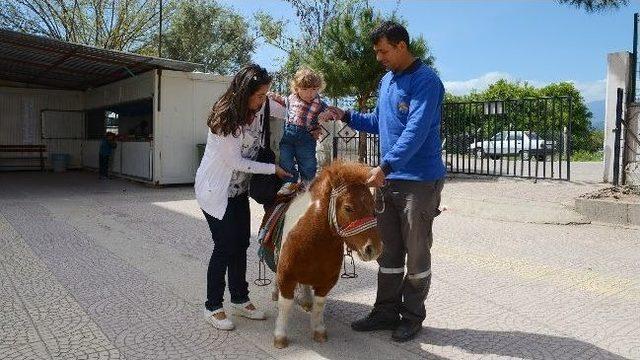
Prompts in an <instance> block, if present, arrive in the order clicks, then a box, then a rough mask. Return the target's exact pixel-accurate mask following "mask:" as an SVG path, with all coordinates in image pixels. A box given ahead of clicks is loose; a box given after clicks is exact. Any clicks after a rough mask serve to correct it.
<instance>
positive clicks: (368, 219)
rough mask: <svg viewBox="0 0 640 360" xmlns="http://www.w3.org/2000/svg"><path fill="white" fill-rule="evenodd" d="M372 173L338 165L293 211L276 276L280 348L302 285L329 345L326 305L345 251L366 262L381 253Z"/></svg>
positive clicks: (317, 335)
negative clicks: (369, 183)
mask: <svg viewBox="0 0 640 360" xmlns="http://www.w3.org/2000/svg"><path fill="white" fill-rule="evenodd" d="M369 169H370V168H369V167H367V166H364V165H361V164H358V163H345V162H341V161H336V162H334V163H332V164H330V165H328V166H327V167H325V168H323V170H322V171H321V172H320V174H319V175H318V177H317V178H316V179H315V180H314V182H313V183H312V184H311V186H310V189H309V190H308V191H306V192H303V193H301V194H299V195H298V196H297V197H296V198H295V199H294V200H293V201H292V203H291V205H290V206H289V209H288V210H287V212H286V214H285V220H284V225H283V234H282V245H281V250H280V256H279V260H278V265H277V271H276V278H277V281H276V282H277V286H278V288H279V292H280V293H279V295H280V296H278V318H277V320H276V329H275V332H274V336H275V338H274V346H275V347H276V348H284V347H286V346H287V345H288V340H287V334H286V327H287V318H288V314H289V311H290V309H291V306H292V304H293V297H294V289H295V288H296V285H297V284H301V285H303V286H306V287H307V289H308V288H309V287H310V288H312V289H313V305H312V311H311V329H312V331H313V339H314V340H315V341H318V342H325V341H326V340H327V332H326V328H325V326H324V305H325V299H326V296H327V294H328V293H329V291H330V290H331V289H332V288H333V286H334V285H335V284H336V282H337V281H338V278H339V276H340V269H341V265H342V261H343V254H344V245H345V244H346V245H347V247H348V248H349V249H351V250H353V251H355V252H356V253H357V254H358V256H359V257H360V259H362V260H363V261H370V260H375V259H376V258H378V256H379V255H380V254H381V253H382V242H381V241H380V236H379V234H378V229H377V224H376V220H375V217H374V216H375V202H374V198H373V195H372V194H371V192H370V190H369V188H368V187H367V186H366V181H367V178H368V177H369ZM309 292H310V291H309Z"/></svg>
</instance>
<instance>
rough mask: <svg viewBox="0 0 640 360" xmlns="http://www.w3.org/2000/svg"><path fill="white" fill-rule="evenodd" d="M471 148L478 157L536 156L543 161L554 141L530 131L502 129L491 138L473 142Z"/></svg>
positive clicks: (526, 158) (549, 152) (525, 157)
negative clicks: (544, 138) (546, 139)
mask: <svg viewBox="0 0 640 360" xmlns="http://www.w3.org/2000/svg"><path fill="white" fill-rule="evenodd" d="M469 150H470V152H471V153H472V154H475V155H476V156H477V157H484V156H489V157H490V158H493V159H495V158H499V157H500V156H503V155H518V156H522V158H523V159H524V160H528V159H530V158H535V159H536V160H540V161H542V160H544V159H545V156H547V155H549V154H551V153H552V152H553V141H545V140H543V139H541V138H540V137H539V136H538V135H537V134H536V133H533V132H530V131H502V132H499V133H497V134H495V135H494V136H493V137H491V139H489V140H485V141H478V142H476V143H474V144H471V146H469Z"/></svg>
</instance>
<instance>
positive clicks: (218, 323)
mask: <svg viewBox="0 0 640 360" xmlns="http://www.w3.org/2000/svg"><path fill="white" fill-rule="evenodd" d="M219 313H224V308H220V309H218V310H214V311H209V310H207V309H206V308H205V309H204V318H205V320H207V321H208V322H209V323H211V325H213V327H214V328H216V329H218V330H226V331H229V330H233V329H235V325H233V323H232V322H231V320H229V318H228V317H225V318H224V319H222V320H220V319H217V318H216V317H215V316H214V315H216V314H219Z"/></svg>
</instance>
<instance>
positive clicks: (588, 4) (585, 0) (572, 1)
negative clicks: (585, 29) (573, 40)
mask: <svg viewBox="0 0 640 360" xmlns="http://www.w3.org/2000/svg"><path fill="white" fill-rule="evenodd" d="M558 2H559V3H561V4H569V5H573V6H575V7H577V8H584V9H585V10H586V11H587V12H598V11H604V10H607V9H618V8H621V7H623V6H627V5H628V4H629V0H558Z"/></svg>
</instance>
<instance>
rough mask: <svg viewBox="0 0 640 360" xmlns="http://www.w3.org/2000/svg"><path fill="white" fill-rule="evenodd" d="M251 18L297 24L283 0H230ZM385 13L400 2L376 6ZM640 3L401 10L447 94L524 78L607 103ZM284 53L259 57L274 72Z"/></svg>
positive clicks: (266, 48)
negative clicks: (609, 81)
mask: <svg viewBox="0 0 640 360" xmlns="http://www.w3.org/2000/svg"><path fill="white" fill-rule="evenodd" d="M223 3H226V4H228V5H231V6H232V7H233V8H235V9H236V10H238V11H239V12H240V13H242V14H243V15H245V16H247V17H249V18H250V17H251V14H253V13H254V12H256V11H257V10H264V11H266V12H268V13H270V14H272V15H273V16H274V17H276V18H284V19H291V21H290V26H289V31H290V32H291V33H293V34H295V32H296V31H297V25H296V23H295V17H294V12H293V10H292V8H291V7H290V6H289V5H288V4H287V3H285V2H284V1H278V0H270V1H257V0H253V1H247V0H225V1H223ZM371 3H372V4H373V5H374V7H376V8H378V9H380V10H381V11H383V12H390V11H392V10H393V9H394V8H395V6H396V2H395V1H371ZM639 5H640V1H638V0H631V1H630V5H629V6H627V7H625V8H622V9H619V10H610V11H606V12H603V13H595V14H589V13H586V12H585V11H584V10H581V9H576V8H574V7H571V6H568V5H560V4H558V3H557V2H555V1H552V0H548V1H543V0H538V1H463V0H455V1H418V0H404V1H401V2H400V5H399V10H398V13H399V15H400V16H402V17H403V18H404V19H405V20H407V22H408V29H409V33H410V34H411V35H417V34H422V35H423V36H424V38H425V39H426V40H427V42H428V44H429V46H430V48H431V51H432V53H433V55H434V56H435V57H436V67H437V68H438V70H439V72H440V75H441V77H442V80H443V81H444V82H445V86H446V88H447V90H448V91H450V92H452V93H456V94H464V93H467V92H469V91H470V90H471V89H472V88H477V89H482V88H484V87H486V85H487V84H489V83H491V82H494V81H495V80H497V79H499V78H509V79H513V80H526V81H529V82H531V83H532V84H534V85H544V84H547V83H550V82H556V81H567V80H568V81H573V82H575V83H576V85H577V87H578V88H579V89H580V90H581V91H582V94H583V96H584V97H585V100H587V102H590V101H598V100H603V99H604V88H605V78H606V55H607V53H610V52H615V51H631V47H632V25H633V13H634V12H638V11H640V6H639ZM281 56H283V53H282V52H280V51H279V50H277V49H275V48H273V47H271V46H270V45H266V44H263V45H261V46H260V47H259V48H258V51H257V52H256V54H255V55H254V60H255V61H256V62H258V63H260V64H262V65H264V66H266V67H267V68H269V69H276V68H278V66H279V60H278V58H279V57H281Z"/></svg>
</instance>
